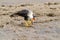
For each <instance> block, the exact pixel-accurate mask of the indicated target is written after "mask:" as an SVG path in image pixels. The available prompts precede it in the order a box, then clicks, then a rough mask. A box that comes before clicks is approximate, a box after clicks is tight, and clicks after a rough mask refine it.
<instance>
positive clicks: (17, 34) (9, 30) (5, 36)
mask: <svg viewBox="0 0 60 40" xmlns="http://www.w3.org/2000/svg"><path fill="white" fill-rule="evenodd" d="M25 8H28V9H30V10H32V11H33V12H34V15H35V16H36V20H35V22H34V24H33V25H32V27H29V28H27V27H25V26H24V25H22V24H21V23H22V22H23V21H24V19H23V17H20V16H15V17H10V15H11V14H14V13H15V12H17V11H19V10H22V9H25ZM0 40H60V4H51V5H50V4H21V5H0Z"/></svg>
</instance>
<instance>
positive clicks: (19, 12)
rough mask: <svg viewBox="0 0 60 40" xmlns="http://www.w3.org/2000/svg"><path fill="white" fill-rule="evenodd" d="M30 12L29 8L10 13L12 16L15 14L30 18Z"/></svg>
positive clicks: (25, 18) (26, 18)
mask: <svg viewBox="0 0 60 40" xmlns="http://www.w3.org/2000/svg"><path fill="white" fill-rule="evenodd" d="M28 13H29V10H26V9H24V10H21V11H18V12H16V13H14V14H12V15H10V17H14V16H15V15H18V16H22V17H24V20H28V18H29V17H28Z"/></svg>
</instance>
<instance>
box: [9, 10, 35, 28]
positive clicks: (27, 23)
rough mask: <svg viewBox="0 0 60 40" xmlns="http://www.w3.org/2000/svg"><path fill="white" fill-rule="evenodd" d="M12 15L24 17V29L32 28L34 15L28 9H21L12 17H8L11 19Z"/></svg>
mask: <svg viewBox="0 0 60 40" xmlns="http://www.w3.org/2000/svg"><path fill="white" fill-rule="evenodd" d="M14 15H18V16H22V17H24V20H25V22H24V24H25V26H26V27H30V26H32V24H33V22H34V21H35V17H34V14H33V12H32V11H31V10H29V9H23V10H21V11H18V12H17V13H15V14H13V15H10V16H11V17H13V16H14Z"/></svg>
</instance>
